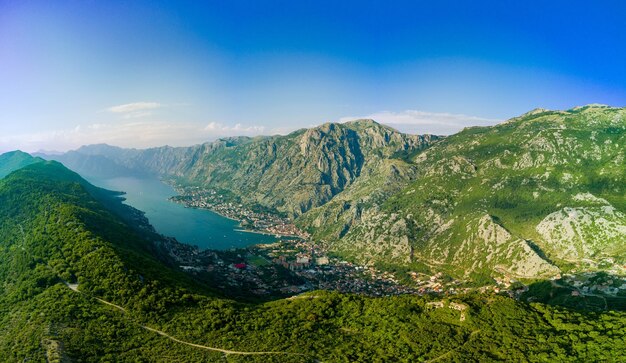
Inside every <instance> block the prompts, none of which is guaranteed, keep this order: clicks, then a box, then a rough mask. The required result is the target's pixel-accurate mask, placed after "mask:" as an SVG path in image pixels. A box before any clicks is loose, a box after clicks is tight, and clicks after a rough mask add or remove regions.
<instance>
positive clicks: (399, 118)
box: [339, 110, 502, 135]
mask: <svg viewBox="0 0 626 363" xmlns="http://www.w3.org/2000/svg"><path fill="white" fill-rule="evenodd" d="M363 118H366V119H373V120H375V121H377V122H380V123H382V124H385V125H389V126H392V127H394V128H396V129H398V130H400V131H402V132H408V133H414V134H437V135H450V134H453V133H456V132H459V131H461V130H462V129H463V128H465V127H468V126H489V125H495V124H497V123H499V122H501V121H502V120H497V119H489V118H484V117H478V116H469V115H464V114H455V113H446V112H426V111H416V110H406V111H402V112H392V111H381V112H376V113H373V114H370V115H366V116H359V117H354V116H350V117H342V118H340V119H339V122H347V121H352V120H356V119H363Z"/></svg>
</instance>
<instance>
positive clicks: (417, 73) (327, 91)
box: [0, 0, 626, 151]
mask: <svg viewBox="0 0 626 363" xmlns="http://www.w3.org/2000/svg"><path fill="white" fill-rule="evenodd" d="M625 16H626V2H623V1H595V2H583V1H571V0H570V1H512V0H511V1H506V0H500V1H482V2H481V1H406V2H404V1H389V0H387V1H337V0H335V1H324V0H318V1H305V0H301V1H238V0H229V1H195V2H192V1H141V0H135V1H115V0H109V1H95V0H92V1H88V0H85V1H79V0H71V1H63V0H59V1H32V0H0V151H1V150H8V149H14V148H21V149H24V150H27V151H35V150H38V149H56V150H66V149H69V148H75V147H77V146H80V145H81V144H87V143H95V142H107V143H111V144H116V145H121V146H135V147H148V146H156V145H163V144H170V145H190V144H194V143H198V142H202V141H206V140H211V139H214V138H215V137H219V136H229V135H238V134H246V135H254V134H272V133H285V132H288V131H290V130H293V129H296V128H300V127H308V126H312V125H317V124H320V123H323V122H326V121H340V120H347V119H350V118H356V117H374V118H376V119H378V120H379V121H382V122H385V123H388V124H391V125H392V126H394V127H397V128H399V129H401V130H403V131H407V132H416V133H426V132H429V133H452V132H456V131H458V130H459V129H461V128H462V127H464V126H467V125H474V124H476V125H483V124H493V123H495V122H498V121H499V120H504V119H507V118H510V117H513V116H516V115H519V114H521V113H524V112H526V111H528V110H530V109H533V108H536V107H545V108H550V109H568V108H571V107H573V106H576V105H581V104H588V103H604V104H609V105H612V106H620V107H621V106H625V105H626V68H625V67H624V65H625V64H626V46H624V44H626V25H624V17H625Z"/></svg>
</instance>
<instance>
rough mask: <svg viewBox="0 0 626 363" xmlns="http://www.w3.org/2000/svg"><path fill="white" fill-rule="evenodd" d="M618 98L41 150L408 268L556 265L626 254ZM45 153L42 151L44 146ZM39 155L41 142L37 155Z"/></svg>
mask: <svg viewBox="0 0 626 363" xmlns="http://www.w3.org/2000/svg"><path fill="white" fill-rule="evenodd" d="M625 130H626V110H625V109H620V108H611V107H607V106H601V105H589V106H584V107H577V108H574V109H571V110H567V111H550V110H544V109H536V110H533V111H531V112H528V113H526V114H524V115H522V116H520V117H516V118H513V119H511V120H508V121H506V122H504V123H501V124H499V125H496V126H492V127H471V128H466V129H465V130H463V131H461V132H459V133H457V134H455V135H452V136H449V137H440V136H434V135H408V134H403V133H401V132H398V131H397V130H394V129H392V128H390V127H387V126H383V125H380V124H378V123H376V122H374V121H372V120H357V121H353V122H348V123H342V124H333V123H327V124H323V125H321V126H318V127H315V128H312V129H305V130H298V131H295V132H293V133H291V134H289V135H285V136H271V137H255V138H248V137H237V138H227V139H220V140H217V141H215V142H210V143H205V144H202V145H197V146H192V147H179V148H173V147H160V148H153V149H146V150H136V149H122V148H116V147H111V146H108V145H90V146H85V147H82V148H80V149H78V150H76V151H73V152H68V153H66V154H63V155H53V156H49V157H47V158H51V159H56V160H59V161H61V162H63V163H64V164H65V165H67V166H68V167H70V168H72V169H74V170H77V171H78V172H79V173H81V174H82V175H86V176H90V175H94V174H97V175H102V174H108V175H131V174H134V175H153V176H158V177H160V178H164V179H167V180H172V181H174V182H176V183H178V184H183V185H189V186H197V187H201V188H206V189H214V190H219V191H224V192H225V193H224V194H225V195H229V196H230V197H231V198H232V200H234V201H237V202H240V203H243V204H245V205H248V206H250V207H252V208H255V207H257V208H263V209H267V210H271V211H274V212H275V213H277V214H284V215H287V216H289V217H291V218H294V219H295V221H296V223H297V225H298V226H300V227H301V228H303V229H305V230H307V231H309V232H310V233H311V234H312V236H313V238H314V239H316V240H318V241H320V243H324V244H325V245H326V246H328V248H329V250H331V251H333V252H334V253H336V254H339V255H342V256H345V257H347V258H350V259H353V260H356V261H359V262H363V263H371V264H378V265H392V266H395V267H401V268H406V269H414V270H428V271H431V272H432V271H443V272H445V273H448V274H450V275H452V276H455V277H458V278H464V279H472V278H477V277H480V276H508V277H511V278H513V277H515V278H538V277H544V278H545V277H554V276H558V275H559V274H561V273H562V272H567V271H576V270H577V269H586V268H587V269H588V268H594V267H596V266H598V265H599V264H602V263H605V264H606V263H608V264H609V265H610V266H611V269H612V270H614V271H616V270H620V271H621V270H622V269H623V266H624V265H626V196H625V194H626V193H625V192H626V191H625V186H626V167H625V159H624V157H625V155H624V154H625V149H626V148H625V147H624V145H626V137H625V135H626V132H625ZM42 156H43V155H42ZM44 157H46V156H44Z"/></svg>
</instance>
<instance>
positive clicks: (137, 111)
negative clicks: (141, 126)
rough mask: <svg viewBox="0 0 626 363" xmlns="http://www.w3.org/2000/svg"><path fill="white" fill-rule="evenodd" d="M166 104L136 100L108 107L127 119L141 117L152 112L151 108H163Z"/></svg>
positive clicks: (109, 110) (108, 109) (112, 111)
mask: <svg viewBox="0 0 626 363" xmlns="http://www.w3.org/2000/svg"><path fill="white" fill-rule="evenodd" d="M162 107H164V105H162V104H160V103H158V102H134V103H126V104H124V105H117V106H112V107H109V108H107V109H106V110H107V111H108V112H111V113H116V114H120V115H122V117H123V118H125V119H132V118H141V117H145V116H149V115H151V114H152V111H151V110H155V109H158V108H162Z"/></svg>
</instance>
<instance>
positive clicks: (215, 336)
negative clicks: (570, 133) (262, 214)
mask: <svg viewBox="0 0 626 363" xmlns="http://www.w3.org/2000/svg"><path fill="white" fill-rule="evenodd" d="M104 202H106V203H104ZM114 202H117V203H119V200H118V199H116V195H115V194H114V193H106V192H105V191H102V190H99V189H97V188H95V187H93V186H91V185H89V184H88V183H87V182H85V181H84V180H83V179H82V178H80V177H79V176H78V175H77V174H75V173H73V172H71V171H69V170H67V169H66V168H64V167H63V166H62V165H60V164H58V163H55V162H41V161H39V162H34V163H33V164H31V165H29V166H26V167H24V168H22V169H20V170H17V171H15V172H13V173H12V174H10V175H9V176H7V177H6V178H4V179H2V180H0V290H1V293H0V311H2V314H0V359H2V360H3V361H42V362H43V361H48V362H59V361H85V362H91V361H94V362H95V361H103V360H104V361H128V362H131V361H132V362H136V361H159V362H161V361H162V362H167V361H186V362H212V361H215V362H218V361H224V360H226V361H232V362H307V361H310V362H313V361H333V362H370V361H406V362H415V361H444V362H445V361H459V360H463V361H466V362H472V361H475V362H484V361H493V360H509V361H533V362H535V361H536V362H552V361H581V360H583V361H610V360H612V359H614V358H615V357H619V356H620V355H621V354H622V353H623V349H624V347H625V346H624V340H623V337H624V335H625V334H626V331H625V329H626V328H625V327H626V316H624V315H623V313H617V312H607V313H601V314H587V313H581V312H574V311H567V310H561V309H558V308H553V307H549V306H545V305H541V304H532V305H527V304H523V303H519V302H516V301H514V300H511V299H509V298H506V297H503V296H497V295H483V296H481V295H467V296H456V297H451V298H437V297H428V296H425V297H419V296H401V297H390V298H367V297H363V296H355V295H343V294H339V293H330V292H322V291H318V292H312V293H309V294H308V295H304V296H300V297H297V298H293V299H284V300H278V301H274V302H270V303H264V304H243V303H237V302H235V301H232V300H227V299H223V298H220V297H219V294H215V293H213V292H210V291H208V290H207V289H205V288H204V287H203V286H202V285H201V284H199V283H197V282H195V281H193V280H191V279H190V278H188V277H187V275H184V274H181V273H179V272H177V271H176V270H173V269H171V268H170V267H168V266H167V265H164V264H163V263H161V262H160V261H159V260H158V259H157V258H155V257H154V250H153V249H154V248H155V247H154V244H153V242H152V241H150V240H149V239H146V237H145V236H142V235H140V234H137V233H136V232H135V229H133V228H131V226H130V225H128V224H127V222H125V221H124V219H122V218H120V217H119V216H118V215H117V214H115V213H113V212H111V211H110V210H109V209H107V207H105V205H107V204H109V205H112V203H114ZM74 284H77V285H74ZM67 285H69V286H73V288H74V289H76V290H77V291H73V290H72V289H70V288H69V287H68V286H67ZM110 304H116V305H117V306H118V307H116V306H112V305H110ZM120 308H123V309H124V311H122V310H120ZM144 327H149V328H150V329H152V330H149V329H146V328H144ZM155 330H158V331H161V332H164V333H166V334H168V335H169V336H171V337H175V339H176V340H172V339H171V338H168V337H165V336H163V335H159V334H157V333H155ZM181 342H190V343H193V344H197V345H202V346H206V347H216V348H222V349H229V350H230V351H231V352H230V353H227V354H225V353H220V352H215V351H211V350H208V349H205V348H201V347H198V346H190V345H186V344H184V343H181ZM537 342H539V343H540V344H537ZM244 352H273V353H272V354H265V353H264V354H261V355H242V354H241V353H244Z"/></svg>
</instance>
